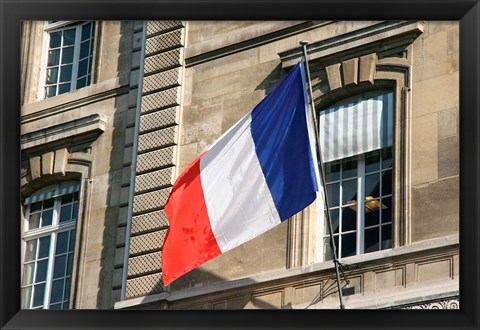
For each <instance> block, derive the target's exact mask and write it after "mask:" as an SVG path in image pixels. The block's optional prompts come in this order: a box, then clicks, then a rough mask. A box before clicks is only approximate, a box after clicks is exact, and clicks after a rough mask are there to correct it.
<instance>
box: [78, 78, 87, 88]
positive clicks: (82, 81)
mask: <svg viewBox="0 0 480 330" xmlns="http://www.w3.org/2000/svg"><path fill="white" fill-rule="evenodd" d="M85 86H87V77H83V78H81V79H78V80H77V88H82V87H85Z"/></svg>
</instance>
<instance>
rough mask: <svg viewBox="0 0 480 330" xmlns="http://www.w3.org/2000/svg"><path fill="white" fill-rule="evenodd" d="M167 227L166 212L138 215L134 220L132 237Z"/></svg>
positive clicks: (159, 211)
mask: <svg viewBox="0 0 480 330" xmlns="http://www.w3.org/2000/svg"><path fill="white" fill-rule="evenodd" d="M167 226H168V220H167V216H166V215H165V211H164V210H158V211H154V212H150V213H145V214H141V215H137V216H134V217H133V219H132V235H137V234H140V233H143V232H148V231H152V230H159V229H163V228H166V227H167Z"/></svg>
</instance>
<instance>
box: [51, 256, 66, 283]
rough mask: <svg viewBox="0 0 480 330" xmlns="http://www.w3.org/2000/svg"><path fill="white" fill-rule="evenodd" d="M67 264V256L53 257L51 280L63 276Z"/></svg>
mask: <svg viewBox="0 0 480 330" xmlns="http://www.w3.org/2000/svg"><path fill="white" fill-rule="evenodd" d="M66 264H67V256H66V255H63V256H57V257H55V266H54V268H53V278H59V277H64V276H65V269H66Z"/></svg>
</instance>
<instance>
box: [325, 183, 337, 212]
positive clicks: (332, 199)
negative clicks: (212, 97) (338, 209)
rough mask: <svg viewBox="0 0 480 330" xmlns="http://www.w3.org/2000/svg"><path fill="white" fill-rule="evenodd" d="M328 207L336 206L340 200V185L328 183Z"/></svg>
mask: <svg viewBox="0 0 480 330" xmlns="http://www.w3.org/2000/svg"><path fill="white" fill-rule="evenodd" d="M327 197H328V206H330V207H335V206H338V202H339V198H340V183H330V184H328V185H327Z"/></svg>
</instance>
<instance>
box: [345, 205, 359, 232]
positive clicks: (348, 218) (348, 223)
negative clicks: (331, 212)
mask: <svg viewBox="0 0 480 330" xmlns="http://www.w3.org/2000/svg"><path fill="white" fill-rule="evenodd" d="M355 229H357V212H355V211H353V210H352V209H350V208H349V207H345V208H343V210H342V232H345V231H350V230H355Z"/></svg>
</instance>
